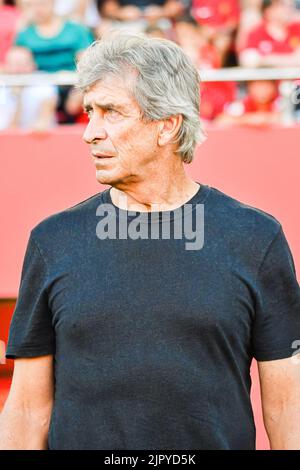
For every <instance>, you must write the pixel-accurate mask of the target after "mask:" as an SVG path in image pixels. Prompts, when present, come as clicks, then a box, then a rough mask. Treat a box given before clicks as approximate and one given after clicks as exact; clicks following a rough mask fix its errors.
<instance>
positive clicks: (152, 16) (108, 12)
mask: <svg viewBox="0 0 300 470" xmlns="http://www.w3.org/2000/svg"><path fill="white" fill-rule="evenodd" d="M184 9H185V7H184V5H183V3H182V2H181V0H103V1H102V2H101V5H100V13H101V15H102V17H103V19H104V22H103V23H104V24H103V23H101V25H100V29H99V31H98V34H99V36H101V35H102V28H103V27H105V29H106V30H107V26H105V22H108V23H109V24H112V25H113V27H114V28H116V29H124V28H125V29H128V30H129V29H130V30H131V31H134V32H144V31H145V29H146V28H147V27H148V26H149V25H153V24H156V25H157V26H159V27H162V28H163V29H168V28H169V27H170V26H171V23H170V21H171V20H174V19H176V18H177V17H178V16H179V15H180V14H182V13H183V11H184Z"/></svg>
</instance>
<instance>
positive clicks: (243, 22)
mask: <svg viewBox="0 0 300 470" xmlns="http://www.w3.org/2000/svg"><path fill="white" fill-rule="evenodd" d="M261 4H262V0H245V1H244V2H243V8H242V9H241V15H240V21H239V26H238V33H237V38H236V46H237V48H238V50H240V49H242V48H243V47H245V43H246V40H247V37H248V34H249V33H250V31H252V30H253V29H254V28H256V26H258V25H259V24H260V23H261V21H262V13H261Z"/></svg>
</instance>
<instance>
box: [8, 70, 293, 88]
mask: <svg viewBox="0 0 300 470" xmlns="http://www.w3.org/2000/svg"><path fill="white" fill-rule="evenodd" d="M200 76H201V79H202V81H204V82H224V81H236V82H243V81H248V80H294V79H300V67H291V68H257V69H255V68H243V67H231V68H224V69H206V70H200ZM76 79H77V78H76V73H75V72H56V73H41V72H36V73H34V74H19V75H9V74H0V86H28V85H33V86H37V85H45V84H49V85H50V84H51V85H74V84H76Z"/></svg>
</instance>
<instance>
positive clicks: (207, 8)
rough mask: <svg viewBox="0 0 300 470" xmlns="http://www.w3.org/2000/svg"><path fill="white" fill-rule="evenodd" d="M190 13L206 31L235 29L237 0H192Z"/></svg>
mask: <svg viewBox="0 0 300 470" xmlns="http://www.w3.org/2000/svg"><path fill="white" fill-rule="evenodd" d="M192 14H193V16H194V17H195V19H196V20H197V21H198V22H199V23H200V24H201V25H203V26H206V28H207V31H211V33H212V34H213V33H214V32H216V31H218V30H220V29H223V30H224V29H227V30H235V29H236V28H237V26H238V22H239V17H240V1H239V0H192Z"/></svg>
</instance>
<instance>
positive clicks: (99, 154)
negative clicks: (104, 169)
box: [92, 153, 113, 158]
mask: <svg viewBox="0 0 300 470" xmlns="http://www.w3.org/2000/svg"><path fill="white" fill-rule="evenodd" d="M92 155H93V157H96V158H113V155H105V154H103V153H93V154H92Z"/></svg>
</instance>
